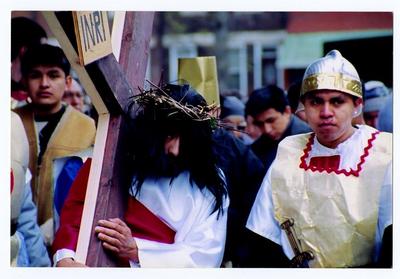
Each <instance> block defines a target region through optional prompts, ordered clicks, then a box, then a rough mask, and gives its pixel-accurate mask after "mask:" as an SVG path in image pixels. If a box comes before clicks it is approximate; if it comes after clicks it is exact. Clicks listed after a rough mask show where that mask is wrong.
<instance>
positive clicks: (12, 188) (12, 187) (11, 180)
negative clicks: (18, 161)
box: [10, 169, 14, 193]
mask: <svg viewBox="0 0 400 279" xmlns="http://www.w3.org/2000/svg"><path fill="white" fill-rule="evenodd" d="M10 184H11V193H12V191H13V190H14V174H13V171H12V169H11V178H10Z"/></svg>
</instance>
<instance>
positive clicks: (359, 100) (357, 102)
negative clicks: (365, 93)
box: [354, 98, 363, 107]
mask: <svg viewBox="0 0 400 279" xmlns="http://www.w3.org/2000/svg"><path fill="white" fill-rule="evenodd" d="M362 103H363V100H362V99H361V98H357V99H356V100H355V101H354V105H355V106H356V107H358V106H359V105H361V104H362Z"/></svg>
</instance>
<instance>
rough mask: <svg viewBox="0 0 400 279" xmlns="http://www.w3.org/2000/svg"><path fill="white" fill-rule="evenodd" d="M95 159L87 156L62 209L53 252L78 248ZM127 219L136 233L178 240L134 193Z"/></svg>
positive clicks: (133, 233)
mask: <svg viewBox="0 0 400 279" xmlns="http://www.w3.org/2000/svg"><path fill="white" fill-rule="evenodd" d="M91 161H92V160H91V159H90V158H89V159H87V160H86V162H85V163H84V164H83V166H82V167H81V169H80V170H79V172H78V175H77V176H76V178H75V180H74V182H73V183H72V186H71V189H70V192H69V194H68V197H67V198H66V201H65V203H64V207H63V209H62V211H61V216H60V228H59V229H58V231H57V233H56V235H55V239H54V242H53V245H52V253H53V254H54V253H55V252H56V251H57V250H60V249H63V248H66V249H70V250H74V251H75V250H76V245H77V242H78V235H79V228H80V223H81V217H82V211H83V205H84V201H85V195H86V188H87V182H88V178H89V171H90V165H91ZM124 221H125V222H126V224H127V225H128V226H129V228H130V229H131V231H132V236H135V237H138V238H143V239H148V240H153V241H157V242H161V243H168V244H171V243H174V239H175V233H176V232H175V231H174V230H173V229H172V228H170V227H169V226H168V225H167V224H165V223H164V222H163V221H162V220H161V219H159V218H158V217H157V216H156V215H154V214H153V213H152V212H151V211H150V210H149V209H147V208H146V207H145V206H144V205H143V204H142V203H140V202H139V201H137V200H136V199H135V198H134V197H132V196H130V197H129V200H128V206H127V210H126V212H125V214H124Z"/></svg>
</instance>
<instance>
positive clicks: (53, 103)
mask: <svg viewBox="0 0 400 279" xmlns="http://www.w3.org/2000/svg"><path fill="white" fill-rule="evenodd" d="M21 73H22V81H23V83H24V84H25V87H26V90H27V92H28V94H29V97H30V99H31V102H30V103H29V104H27V105H25V106H23V107H20V108H18V109H16V110H15V112H16V113H17V114H18V115H19V116H20V117H21V119H22V122H23V124H24V128H25V131H26V134H27V136H28V141H29V155H30V156H29V158H30V160H29V168H30V170H31V172H32V176H33V178H32V194H33V201H34V203H35V204H36V206H37V209H38V224H39V226H40V228H41V231H42V233H43V236H44V238H45V242H46V245H51V243H52V240H53V236H54V233H55V232H54V220H53V211H54V202H53V197H54V193H55V191H57V190H59V189H54V188H55V187H54V186H53V185H55V181H53V177H52V176H53V160H54V159H56V158H58V157H62V156H67V155H70V154H73V153H75V152H78V151H81V150H83V149H86V148H88V147H90V146H92V145H93V144H94V139H95V134H96V127H95V123H94V120H93V119H91V118H90V117H88V116H86V115H84V114H83V113H81V112H79V111H77V110H76V109H74V108H73V107H71V106H70V105H66V104H64V103H62V96H63V94H64V91H65V88H66V86H68V85H69V84H70V83H71V76H70V65H69V63H68V60H67V59H66V57H65V55H64V53H63V51H62V49H61V48H59V47H55V46H51V45H46V44H43V45H38V46H36V47H33V48H30V49H29V50H27V51H26V53H25V55H24V56H23V58H22V62H21Z"/></svg>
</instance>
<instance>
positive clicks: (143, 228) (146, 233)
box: [124, 196, 176, 244]
mask: <svg viewBox="0 0 400 279" xmlns="http://www.w3.org/2000/svg"><path fill="white" fill-rule="evenodd" d="M124 220H125V222H126V224H127V225H128V226H129V228H130V229H131V230H132V236H134V237H138V238H143V239H147V240H153V241H157V242H161V243H167V244H172V243H174V239H175V233H176V232H175V230H173V229H172V228H171V227H169V226H168V225H167V224H166V223H165V222H163V221H162V220H161V219H160V218H159V217H157V216H156V215H154V213H153V212H151V211H150V210H149V209H148V208H147V207H146V206H144V205H143V204H142V203H141V202H139V201H138V200H137V199H135V198H134V197H132V196H130V197H129V199H128V207H127V210H126V211H125V215H124Z"/></svg>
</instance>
